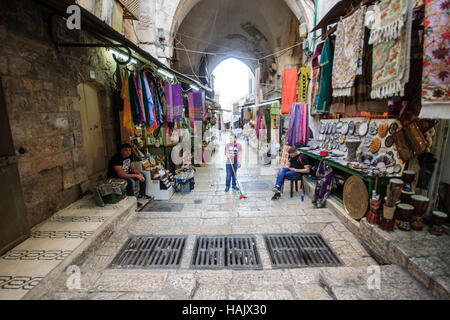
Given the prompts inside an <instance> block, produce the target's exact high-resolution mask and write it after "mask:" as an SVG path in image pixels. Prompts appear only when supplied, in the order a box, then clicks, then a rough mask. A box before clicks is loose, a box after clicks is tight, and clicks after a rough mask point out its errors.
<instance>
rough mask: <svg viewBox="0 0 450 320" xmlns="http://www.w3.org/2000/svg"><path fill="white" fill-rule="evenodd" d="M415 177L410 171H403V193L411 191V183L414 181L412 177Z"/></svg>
mask: <svg viewBox="0 0 450 320" xmlns="http://www.w3.org/2000/svg"><path fill="white" fill-rule="evenodd" d="M415 176H416V173H415V172H414V171H411V170H405V171H403V174H402V180H403V181H404V182H405V185H404V186H403V190H405V191H411V190H412V185H411V183H412V182H413V181H414V177H415Z"/></svg>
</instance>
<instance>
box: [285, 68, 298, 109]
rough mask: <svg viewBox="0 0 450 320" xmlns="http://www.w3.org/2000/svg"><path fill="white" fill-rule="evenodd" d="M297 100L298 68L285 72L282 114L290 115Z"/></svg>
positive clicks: (288, 69)
mask: <svg viewBox="0 0 450 320" xmlns="http://www.w3.org/2000/svg"><path fill="white" fill-rule="evenodd" d="M296 100H297V68H286V69H284V70H283V92H282V96H281V113H289V110H290V109H291V106H292V103H294V102H295V101H296Z"/></svg>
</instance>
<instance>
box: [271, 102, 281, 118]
mask: <svg viewBox="0 0 450 320" xmlns="http://www.w3.org/2000/svg"><path fill="white" fill-rule="evenodd" d="M280 109H281V105H280V102H279V101H277V102H274V103H272V105H271V106H270V114H271V115H274V116H278V115H280Z"/></svg>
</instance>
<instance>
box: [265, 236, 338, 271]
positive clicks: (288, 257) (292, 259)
mask: <svg viewBox="0 0 450 320" xmlns="http://www.w3.org/2000/svg"><path fill="white" fill-rule="evenodd" d="M263 237H264V241H265V242H266V247H267V250H268V251H269V256H270V260H271V262H272V266H273V268H301V267H319V266H340V265H342V262H341V261H340V260H339V258H338V256H337V255H336V254H335V253H334V252H333V250H331V248H330V247H329V246H328V244H327V243H326V241H325V240H324V239H323V238H322V236H321V235H320V234H317V233H303V234H301V233H299V234H266V235H263Z"/></svg>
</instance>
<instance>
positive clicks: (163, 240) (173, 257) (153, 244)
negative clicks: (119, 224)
mask: <svg viewBox="0 0 450 320" xmlns="http://www.w3.org/2000/svg"><path fill="white" fill-rule="evenodd" d="M186 239H187V236H134V237H131V238H130V239H128V241H127V242H126V243H125V245H124V246H123V247H122V249H121V250H120V251H119V253H118V254H117V255H116V257H115V258H114V259H113V261H112V262H111V265H110V267H111V268H123V269H130V268H143V269H147V268H148V269H150V268H174V267H177V266H179V265H180V261H181V256H182V254H183V251H184V247H185V245H186Z"/></svg>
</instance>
